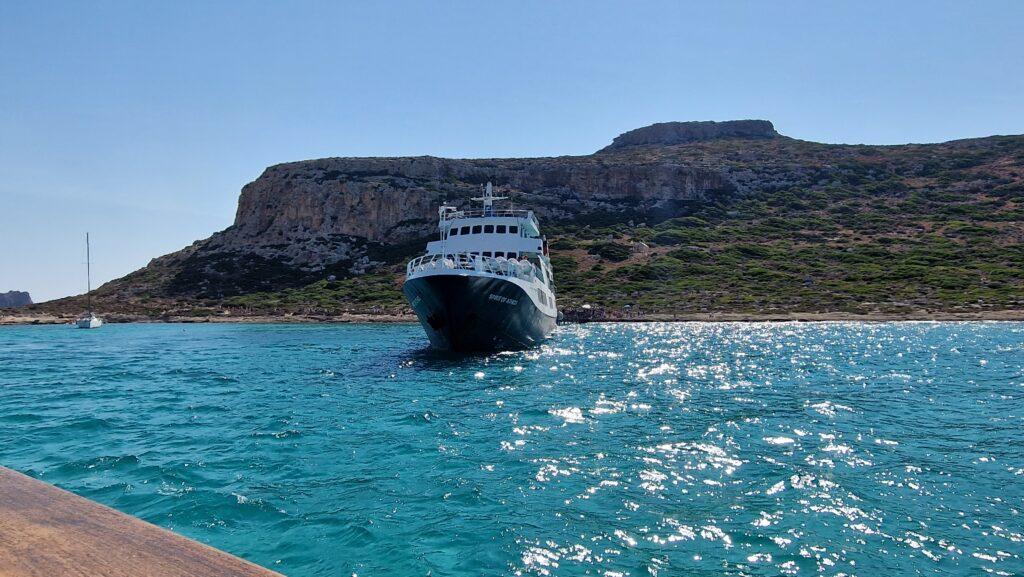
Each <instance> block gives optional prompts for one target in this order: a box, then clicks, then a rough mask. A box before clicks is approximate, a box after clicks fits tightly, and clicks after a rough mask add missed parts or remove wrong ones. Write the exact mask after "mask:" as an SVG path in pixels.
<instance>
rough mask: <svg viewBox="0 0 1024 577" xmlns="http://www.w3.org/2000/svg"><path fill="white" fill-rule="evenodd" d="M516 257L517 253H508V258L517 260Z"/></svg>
mask: <svg viewBox="0 0 1024 577" xmlns="http://www.w3.org/2000/svg"><path fill="white" fill-rule="evenodd" d="M518 256H519V253H517V252H510V253H508V258H517V257H518Z"/></svg>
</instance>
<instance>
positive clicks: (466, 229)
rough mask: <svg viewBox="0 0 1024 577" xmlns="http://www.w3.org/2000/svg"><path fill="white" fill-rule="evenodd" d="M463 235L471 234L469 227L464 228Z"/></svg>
mask: <svg viewBox="0 0 1024 577" xmlns="http://www.w3.org/2000/svg"><path fill="white" fill-rule="evenodd" d="M462 234H469V227H468V226H464V227H462Z"/></svg>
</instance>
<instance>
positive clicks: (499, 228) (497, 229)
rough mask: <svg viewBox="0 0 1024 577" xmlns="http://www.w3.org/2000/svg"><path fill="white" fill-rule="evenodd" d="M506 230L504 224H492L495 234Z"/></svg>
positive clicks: (506, 227) (503, 232)
mask: <svg viewBox="0 0 1024 577" xmlns="http://www.w3.org/2000/svg"><path fill="white" fill-rule="evenodd" d="M507 231H508V226H506V225H504V224H498V225H495V226H494V232H495V233H497V234H505V233H506V232H507Z"/></svg>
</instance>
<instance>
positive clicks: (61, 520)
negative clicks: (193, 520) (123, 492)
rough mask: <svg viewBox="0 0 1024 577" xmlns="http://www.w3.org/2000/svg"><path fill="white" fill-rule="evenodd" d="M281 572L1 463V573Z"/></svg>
mask: <svg viewBox="0 0 1024 577" xmlns="http://www.w3.org/2000/svg"><path fill="white" fill-rule="evenodd" d="M15 576H17V577H28V576H31V577H58V576H60V577H79V576H81V577H122V576H123V577H128V576H131V577H149V576H152V577H186V576H188V577H205V576H210V577H214V576H216V577H274V576H276V577H281V576H280V574H279V573H275V572H273V571H269V570H267V569H264V568H262V567H260V566H258V565H255V564H253V563H250V562H248V561H245V560H242V559H239V558H238V557H234V556H232V555H228V554H227V553H224V552H223V551H218V550H217V549H214V548H213V547H209V546H207V545H203V544H202V543H199V542H197V541H193V540H191V539H187V538H185V537H182V536H180V535H176V534H174V533H172V532H170V531H168V530H166V529H162V528H160V527H157V526H156V525H151V524H150V523H146V522H145V521H142V520H141V519H137V518H135V517H132V516H130V515H125V514H124V513H120V512H118V511H115V510H113V509H111V508H109V507H105V506H103V505H100V504H98V503H94V502H92V501H89V500H88V499H84V498H82V497H79V496H77V495H74V494H72V493H69V492H67V491H64V490H62V489H58V488H57V487H54V486H53V485H48V484H46V483H44V482H42V481H39V480H36V479H33V478H31V477H28V476H26V475H23V474H21V473H18V472H16V471H12V470H10V469H6V468H4V467H0V577H15Z"/></svg>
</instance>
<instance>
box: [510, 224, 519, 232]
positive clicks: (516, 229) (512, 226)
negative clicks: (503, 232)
mask: <svg viewBox="0 0 1024 577" xmlns="http://www.w3.org/2000/svg"><path fill="white" fill-rule="evenodd" d="M508 233H509V234H519V226H518V225H515V224H510V225H508Z"/></svg>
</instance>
